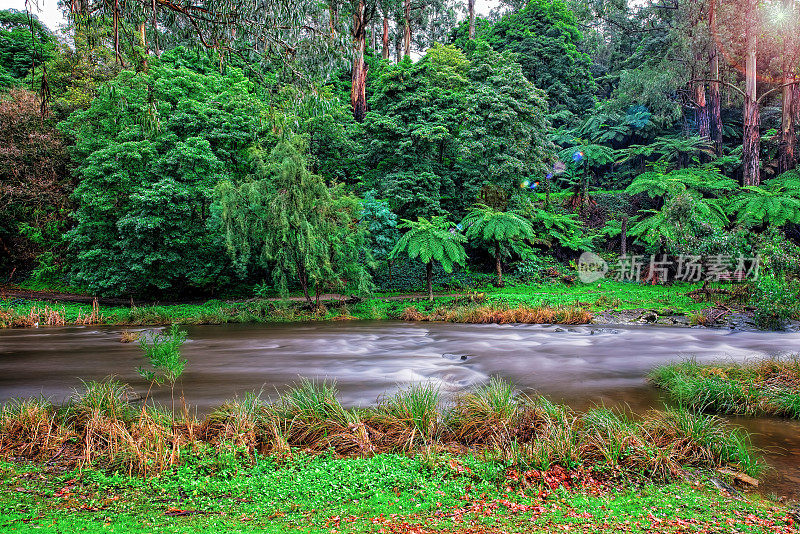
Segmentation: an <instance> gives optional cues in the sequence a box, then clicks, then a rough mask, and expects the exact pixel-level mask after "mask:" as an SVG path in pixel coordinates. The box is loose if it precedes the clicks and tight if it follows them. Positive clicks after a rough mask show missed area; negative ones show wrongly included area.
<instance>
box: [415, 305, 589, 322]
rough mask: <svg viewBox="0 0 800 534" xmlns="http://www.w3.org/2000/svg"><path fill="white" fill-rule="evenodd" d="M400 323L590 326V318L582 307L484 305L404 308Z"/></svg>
mask: <svg viewBox="0 0 800 534" xmlns="http://www.w3.org/2000/svg"><path fill="white" fill-rule="evenodd" d="M400 319H401V320H403V321H415V322H421V321H441V322H451V323H469V324H507V323H523V324H564V325H577V324H586V323H589V322H591V320H592V314H591V312H589V311H588V310H586V309H585V308H582V307H574V306H556V307H551V306H532V307H531V306H523V305H519V306H517V307H515V308H512V307H508V306H504V305H498V304H488V305H480V306H475V305H471V306H459V307H455V308H449V309H445V308H437V309H436V310H434V311H432V312H429V313H423V312H421V311H420V310H418V309H417V308H414V307H408V308H406V309H405V310H404V311H403V313H402V314H401V315H400Z"/></svg>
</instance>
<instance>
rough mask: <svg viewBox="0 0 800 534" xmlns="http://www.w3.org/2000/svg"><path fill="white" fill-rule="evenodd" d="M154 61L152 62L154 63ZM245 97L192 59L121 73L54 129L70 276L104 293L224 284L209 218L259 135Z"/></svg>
mask: <svg viewBox="0 0 800 534" xmlns="http://www.w3.org/2000/svg"><path fill="white" fill-rule="evenodd" d="M154 63H155V61H154ZM261 109H262V105H261V104H260V101H259V99H258V98H256V95H255V88H254V86H253V84H252V83H251V82H249V81H248V80H247V79H246V78H245V77H244V76H243V74H242V73H241V71H239V70H238V69H235V68H229V69H228V70H227V71H226V72H225V73H219V72H218V71H217V70H215V69H214V66H213V64H212V63H211V62H210V61H208V60H205V59H202V58H200V59H198V58H197V57H196V56H194V55H193V54H192V53H190V52H186V51H182V50H180V49H179V50H175V51H174V52H170V53H168V54H165V55H164V56H162V58H161V60H160V61H159V64H157V65H153V66H151V69H150V71H149V72H148V73H147V74H143V73H133V72H131V71H123V72H121V73H120V74H119V76H117V77H116V78H115V79H114V80H113V81H111V82H110V83H109V84H108V85H107V87H106V88H105V90H104V91H103V92H102V93H101V95H99V96H98V97H97V98H96V99H95V100H94V101H93V102H92V105H91V106H90V107H89V109H87V110H85V111H76V112H75V113H73V114H72V115H71V116H70V117H69V119H67V120H66V121H65V122H63V123H62V124H61V125H60V128H61V130H62V131H64V132H65V133H68V134H69V135H72V136H74V140H75V147H74V149H73V155H74V157H75V158H77V160H78V161H80V165H79V167H78V169H77V173H78V176H79V179H80V183H79V185H78V187H77V188H76V190H75V201H76V203H77V209H76V211H75V220H76V225H75V227H74V228H73V229H72V230H71V231H70V232H69V234H68V236H67V239H68V241H69V244H70V252H71V253H72V254H73V255H74V256H73V257H72V258H71V261H70V273H71V277H72V278H71V279H72V280H73V281H74V283H76V284H79V285H85V286H86V287H88V288H90V289H91V290H92V291H97V292H100V293H108V294H114V295H142V294H153V293H155V292H156V291H158V292H163V291H166V292H168V293H171V294H173V295H177V294H187V293H189V294H191V293H192V292H196V291H200V290H206V291H207V290H208V289H209V288H213V287H214V286H218V285H220V284H224V283H226V282H228V281H229V280H230V276H231V275H230V273H229V272H228V269H227V268H226V267H227V264H226V263H225V262H222V261H220V258H221V257H223V256H224V243H223V235H222V233H221V232H220V231H219V229H218V227H219V223H218V221H217V220H216V218H215V214H214V211H213V210H212V207H211V205H212V200H213V198H212V193H213V190H214V188H215V187H216V185H217V184H218V183H219V182H220V181H222V180H223V179H225V178H226V177H230V176H244V175H245V174H246V173H247V170H248V165H247V161H248V160H247V150H248V148H249V147H250V146H251V144H252V143H253V142H254V141H255V139H257V138H258V137H259V135H260V134H261V133H262V132H263V131H264V128H265V125H264V117H263V115H262V113H261V111H260V110H261Z"/></svg>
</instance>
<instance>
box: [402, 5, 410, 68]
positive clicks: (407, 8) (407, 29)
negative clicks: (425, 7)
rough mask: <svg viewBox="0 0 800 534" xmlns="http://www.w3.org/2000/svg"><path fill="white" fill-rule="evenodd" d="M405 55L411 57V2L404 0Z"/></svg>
mask: <svg viewBox="0 0 800 534" xmlns="http://www.w3.org/2000/svg"><path fill="white" fill-rule="evenodd" d="M403 22H404V23H405V27H404V32H403V55H404V56H405V57H411V0H403Z"/></svg>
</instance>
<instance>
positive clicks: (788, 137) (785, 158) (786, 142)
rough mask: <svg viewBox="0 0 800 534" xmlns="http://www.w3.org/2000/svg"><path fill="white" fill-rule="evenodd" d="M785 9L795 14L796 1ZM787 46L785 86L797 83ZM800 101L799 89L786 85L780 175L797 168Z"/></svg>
mask: <svg viewBox="0 0 800 534" xmlns="http://www.w3.org/2000/svg"><path fill="white" fill-rule="evenodd" d="M783 4H784V7H785V9H786V12H787V13H795V9H794V8H795V0H783ZM787 48H788V47H787V45H786V44H784V46H783V55H784V57H785V58H786V60H785V61H786V62H785V64H784V66H783V79H782V82H783V83H784V84H789V83H791V82H794V81H797V78H796V75H795V66H796V65H793V64H792V61H791V60H789V59H788V58H789V56H790V55H791V54H790V52H789V50H788V49H787ZM797 99H798V87H797V84H795V85H785V86H784V87H783V102H782V104H781V144H780V153H779V154H778V173H779V174H780V173H784V172H786V171H789V170H792V169H794V168H795V167H796V166H797V156H796V153H795V148H796V146H797V136H796V135H795V124H796V122H795V121H796V120H797V109H798V107H799V106H800V103H798V101H797Z"/></svg>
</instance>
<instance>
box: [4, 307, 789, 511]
mask: <svg viewBox="0 0 800 534" xmlns="http://www.w3.org/2000/svg"><path fill="white" fill-rule="evenodd" d="M121 330H122V329H120V328H111V327H109V328H105V327H64V328H39V329H25V330H0V402H4V401H7V400H9V399H12V398H16V397H30V396H37V395H44V396H46V397H50V398H51V399H53V400H54V401H60V400H63V399H66V398H67V397H69V395H70V394H71V393H72V391H73V389H74V388H78V387H80V385H81V380H92V379H101V378H104V377H107V376H109V375H114V376H116V377H117V378H118V379H119V380H121V381H124V382H128V383H130V384H131V385H132V386H133V387H134V388H136V389H137V390H140V391H141V392H142V393H144V391H146V389H147V384H146V383H144V381H143V380H142V379H141V378H140V377H139V376H138V375H137V373H136V368H137V367H138V366H140V365H142V363H143V362H142V358H141V350H140V349H139V347H138V346H137V345H136V344H135V343H133V344H123V343H120V341H119V340H120V333H121ZM188 332H189V338H188V341H187V343H186V345H185V346H184V350H183V354H184V355H185V357H186V358H187V359H188V361H189V363H188V365H187V368H186V371H185V373H184V376H183V377H182V380H181V382H180V384H179V386H178V388H179V389H180V390H182V392H183V394H184V395H185V397H186V400H187V402H188V403H189V404H190V406H191V407H192V408H193V409H194V410H196V411H197V413H199V414H202V413H204V412H207V411H208V410H209V409H211V408H213V407H215V406H217V405H219V404H221V403H222V402H224V401H225V400H226V399H230V398H233V397H235V396H237V395H242V394H244V393H245V392H248V391H259V390H261V391H263V394H264V396H265V397H269V396H271V395H274V394H275V393H276V392H277V391H281V390H284V389H285V388H286V387H287V386H288V385H289V384H291V383H292V382H295V381H297V380H298V378H300V377H309V378H318V379H329V380H335V381H336V383H337V386H338V389H339V390H340V392H341V396H340V398H341V400H342V402H343V403H344V404H345V405H349V406H355V405H369V404H373V403H375V402H376V401H377V400H378V399H379V398H380V397H381V395H384V394H387V393H388V394H390V393H391V392H392V391H394V390H395V389H396V388H397V387H402V386H403V385H405V384H408V383H410V382H413V381H423V380H434V381H436V382H437V383H438V384H439V385H440V387H441V389H442V390H443V391H444V392H445V393H446V394H447V393H453V394H455V393H457V392H459V391H463V390H464V389H466V388H469V387H471V386H473V385H475V384H478V383H480V382H482V381H484V380H486V379H487V377H489V376H500V377H503V378H505V379H507V380H509V381H511V382H513V383H514V384H516V385H517V386H519V387H520V388H530V389H532V390H535V391H537V392H539V393H542V394H545V395H547V396H549V397H550V398H551V399H553V400H554V401H557V402H563V403H566V404H569V405H570V406H572V407H574V408H576V409H578V410H583V409H586V408H589V407H591V406H594V405H597V404H604V405H606V406H628V407H630V408H631V409H632V410H633V411H635V412H641V411H644V410H646V409H649V408H653V407H661V406H663V405H664V403H665V402H666V401H665V399H664V397H663V393H662V392H661V391H659V390H657V389H655V388H653V387H651V386H650V385H648V384H647V382H646V380H645V378H644V377H645V375H646V374H647V372H648V371H650V370H651V369H652V368H653V367H656V366H658V365H660V364H663V363H666V362H669V361H673V360H676V359H682V358H689V357H692V358H696V359H697V360H698V361H701V362H702V361H713V360H719V359H727V360H734V361H744V360H746V359H749V358H763V357H768V356H772V355H778V354H784V353H796V352H800V333H774V332H743V331H729V330H720V329H700V328H691V329H690V328H668V327H625V328H621V327H608V328H601V327H597V326H593V327H589V326H585V327H557V326H538V325H459V324H443V323H403V322H386V321H383V322H356V321H353V322H333V323H299V324H297V323H295V324H280V325H224V326H198V327H190V328H188ZM155 397H156V399H158V400H160V401H162V402H165V403H166V402H168V399H169V392H168V391H165V390H161V391H158V392H156V394H155ZM734 422H735V423H736V424H739V425H742V426H743V427H745V428H746V429H747V430H749V431H750V432H752V433H753V443H754V444H755V445H756V446H757V447H760V448H761V449H763V450H764V453H765V456H766V459H767V461H768V463H769V464H770V466H771V468H772V469H770V471H769V473H768V474H767V475H766V478H765V483H764V490H765V491H767V492H768V493H775V494H776V495H786V496H789V497H792V498H800V422H797V421H788V420H783V419H771V418H735V419H734Z"/></svg>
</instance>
